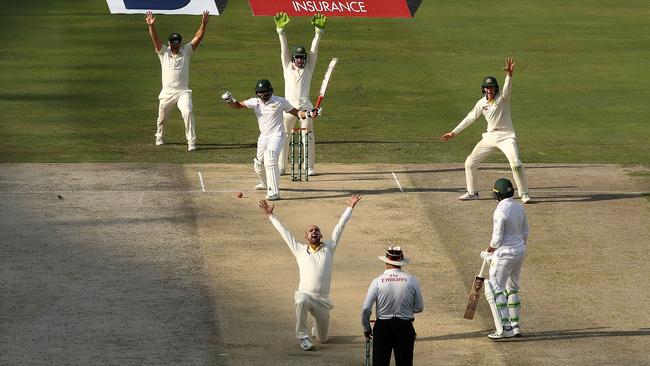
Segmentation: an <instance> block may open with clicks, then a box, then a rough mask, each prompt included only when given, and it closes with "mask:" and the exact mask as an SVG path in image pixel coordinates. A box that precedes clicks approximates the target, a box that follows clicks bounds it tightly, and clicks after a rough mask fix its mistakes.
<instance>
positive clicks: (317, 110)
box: [305, 108, 322, 118]
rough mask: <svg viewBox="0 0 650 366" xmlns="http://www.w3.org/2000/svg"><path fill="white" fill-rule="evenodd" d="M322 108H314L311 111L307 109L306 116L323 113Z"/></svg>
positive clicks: (312, 116) (315, 115) (310, 116)
mask: <svg viewBox="0 0 650 366" xmlns="http://www.w3.org/2000/svg"><path fill="white" fill-rule="evenodd" d="M321 111H322V108H314V109H312V110H311V111H307V110H305V118H315V117H318V116H320V115H321Z"/></svg>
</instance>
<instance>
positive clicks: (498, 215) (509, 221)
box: [481, 178, 529, 339]
mask: <svg viewBox="0 0 650 366" xmlns="http://www.w3.org/2000/svg"><path fill="white" fill-rule="evenodd" d="M492 192H493V193H492V195H493V197H494V199H496V200H497V201H499V203H498V204H497V208H496V209H495V210H494V216H493V222H494V226H493V229H492V240H491V241H490V244H489V245H488V247H487V249H486V250H484V251H482V252H481V258H483V259H484V260H489V261H490V279H489V280H488V281H485V297H486V298H487V300H488V303H489V304H490V310H491V311H492V316H493V317H494V325H495V327H496V331H495V332H494V333H491V334H489V335H488V337H489V338H490V339H501V338H510V337H519V336H521V330H520V328H519V313H520V310H521V298H520V297H519V274H520V272H521V266H522V264H523V263H524V258H525V257H526V248H527V246H526V242H527V241H528V232H529V228H528V220H527V219H526V212H525V210H524V207H523V206H522V205H521V204H519V203H518V202H515V201H514V200H513V198H512V196H513V195H514V192H515V189H514V187H513V186H512V182H510V181H509V180H508V179H506V178H500V179H497V181H496V182H495V183H494V188H493V190H492Z"/></svg>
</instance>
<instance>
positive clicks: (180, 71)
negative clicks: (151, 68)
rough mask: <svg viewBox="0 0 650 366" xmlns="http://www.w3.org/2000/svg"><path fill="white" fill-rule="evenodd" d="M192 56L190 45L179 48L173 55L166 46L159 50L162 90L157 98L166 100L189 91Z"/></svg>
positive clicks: (192, 51)
mask: <svg viewBox="0 0 650 366" xmlns="http://www.w3.org/2000/svg"><path fill="white" fill-rule="evenodd" d="M193 54H194V50H193V49H192V44H191V43H187V44H186V45H185V46H183V47H181V49H180V50H179V51H178V53H177V54H173V53H172V50H171V48H170V47H168V46H163V47H161V48H160V51H158V58H159V59H160V67H161V70H162V90H161V91H160V95H159V96H158V98H167V97H170V96H172V95H174V94H176V93H178V92H182V91H190V60H191V59H192V55H193Z"/></svg>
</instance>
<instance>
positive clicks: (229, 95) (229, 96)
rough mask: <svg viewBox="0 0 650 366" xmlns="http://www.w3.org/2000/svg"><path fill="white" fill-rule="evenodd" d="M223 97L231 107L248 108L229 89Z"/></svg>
mask: <svg viewBox="0 0 650 366" xmlns="http://www.w3.org/2000/svg"><path fill="white" fill-rule="evenodd" d="M221 99H223V101H224V102H226V103H228V106H229V107H230V108H234V109H242V108H246V104H244V103H243V102H240V101H238V100H237V99H235V97H234V96H233V95H232V93H231V92H229V91H227V92H225V93H223V94H222V95H221ZM271 210H272V209H271Z"/></svg>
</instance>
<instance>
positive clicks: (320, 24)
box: [311, 13, 327, 29]
mask: <svg viewBox="0 0 650 366" xmlns="http://www.w3.org/2000/svg"><path fill="white" fill-rule="evenodd" d="M325 23H327V17H326V16H325V15H323V14H320V13H316V14H314V16H313V17H311V24H313V25H314V27H316V28H319V29H323V28H325Z"/></svg>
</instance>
